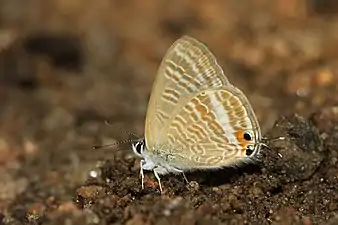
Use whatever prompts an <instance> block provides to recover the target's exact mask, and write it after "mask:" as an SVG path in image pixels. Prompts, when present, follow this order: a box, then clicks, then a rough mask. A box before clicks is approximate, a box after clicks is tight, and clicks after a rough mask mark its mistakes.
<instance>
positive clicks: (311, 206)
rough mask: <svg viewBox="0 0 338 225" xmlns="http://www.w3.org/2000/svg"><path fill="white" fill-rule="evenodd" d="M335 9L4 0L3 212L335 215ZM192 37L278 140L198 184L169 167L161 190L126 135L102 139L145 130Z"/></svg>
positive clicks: (170, 218)
mask: <svg viewBox="0 0 338 225" xmlns="http://www.w3.org/2000/svg"><path fill="white" fill-rule="evenodd" d="M337 13H338V4H337V3H336V2H335V1H330V0H327V1H320V0H311V1H310V0H307V1H306V0H299V1H296V0H276V1H270V0H261V1H249V0H243V1H236V0H224V1H219V0H215V1H196V0H191V1H164V0H163V1H159V0H149V1H136V0H130V1H111V0H100V1H97V2H96V1H86V3H84V1H76V0H69V1H60V0H48V1H47V0H35V1H18V0H0V99H1V101H0V112H1V114H0V174H1V178H0V224H74V225H76V224H128V225H153V224H159V225H162V224H163V225H167V224H182V225H183V224H184V225H187V224H196V225H197V224H199V225H203V224H207V225H211V224H276V225H277V224H278V225H290V224H302V225H310V224H331V225H334V224H338V150H337V149H338V144H337V143H338V94H337V93H338V88H337V82H338V64H337V63H338V50H337V49H338V44H337V43H338V17H337ZM182 35H190V36H193V37H195V38H197V39H199V40H201V41H202V42H204V43H206V44H207V45H208V46H209V48H210V49H211V51H212V52H213V53H214V54H215V55H216V56H217V58H218V60H219V63H220V64H221V65H222V67H223V68H224V69H225V70H226V71H227V74H228V77H229V80H231V82H232V83H233V84H234V85H236V86H238V87H239V88H240V89H242V90H243V91H244V93H246V94H247V96H248V98H249V99H250V101H251V103H252V105H253V108H254V109H255V112H256V114H257V117H258V118H259V121H260V124H261V127H262V130H263V134H264V136H265V137H266V138H267V144H268V146H269V148H264V149H263V151H262V154H261V156H260V163H257V164H251V165H246V166H243V167H240V168H225V169H224V170H219V171H200V172H195V173H190V174H187V176H188V180H189V181H190V182H189V183H188V184H187V183H185V182H184V180H183V178H182V177H181V176H175V175H166V176H164V177H162V185H163V186H164V194H162V195H161V194H160V193H159V191H158V185H157V182H156V179H155V178H154V176H153V175H152V173H146V177H145V189H144V190H142V189H141V185H140V180H139V174H138V173H139V164H138V162H139V161H138V159H136V160H135V159H134V158H133V157H131V156H132V154H131V148H130V146H123V148H122V150H121V146H119V147H116V148H105V149H96V150H93V149H92V146H93V145H97V144H107V143H114V142H116V141H126V140H128V138H130V137H129V136H130V135H129V134H128V132H129V131H131V132H133V133H136V134H138V135H139V136H142V135H143V127H144V116H145V111H146V107H147V101H148V98H149V94H150V90H151V85H152V82H153V79H154V76H155V75H156V70H157V67H158V65H159V63H160V60H161V58H162V57H163V55H164V53H165V51H166V50H167V48H168V47H169V46H170V45H171V44H172V42H173V41H174V40H176V39H177V38H179V37H180V36H182ZM105 120H109V121H110V123H111V125H107V124H105V123H104V121H105ZM124 130H126V132H125V131H124ZM132 136H133V135H132ZM134 136H135V137H133V138H134V139H135V138H137V137H136V136H137V135H134ZM278 137H284V139H278ZM119 149H120V150H119ZM117 150H119V151H117Z"/></svg>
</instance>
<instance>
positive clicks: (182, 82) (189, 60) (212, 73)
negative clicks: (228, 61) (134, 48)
mask: <svg viewBox="0 0 338 225" xmlns="http://www.w3.org/2000/svg"><path fill="white" fill-rule="evenodd" d="M227 85H230V83H229V81H228V79H227V78H226V76H225V75H224V73H223V70H222V69H221V67H220V66H219V65H218V63H217V61H216V59H215V57H214V56H213V54H212V53H211V52H210V51H209V50H208V48H207V47H206V46H205V45H204V44H202V43H200V42H198V41H197V40H195V39H193V38H191V37H187V36H185V37H182V38H180V39H178V40H177V41H176V42H175V43H174V44H173V45H172V46H171V47H170V48H169V50H168V51H167V53H166V55H165V57H164V58H163V60H162V63H161V65H160V67H159V71H158V74H157V77H156V79H155V82H154V84H153V89H152V92H151V96H150V100H149V103H148V109H147V115H146V123H145V139H146V145H147V148H148V149H149V150H151V149H153V148H154V146H156V145H161V143H162V142H163V141H164V140H163V139H161V138H160V136H163V135H162V134H163V133H165V128H166V127H168V125H167V124H168V123H169V122H170V121H171V120H172V118H173V117H174V114H175V112H174V111H175V110H177V107H178V106H180V105H182V104H184V102H186V101H187V100H188V98H189V97H190V96H191V95H194V94H196V93H199V92H200V91H202V90H205V89H210V88H217V87H218V88H219V87H222V86H227Z"/></svg>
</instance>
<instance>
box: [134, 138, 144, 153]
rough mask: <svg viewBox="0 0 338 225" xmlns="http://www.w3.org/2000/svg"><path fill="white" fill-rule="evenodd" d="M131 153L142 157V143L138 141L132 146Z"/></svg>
mask: <svg viewBox="0 0 338 225" xmlns="http://www.w3.org/2000/svg"><path fill="white" fill-rule="evenodd" d="M132 147H133V151H134V152H135V154H137V155H140V156H141V155H142V154H143V150H144V141H143V140H142V141H138V142H136V143H135V144H133V146H132Z"/></svg>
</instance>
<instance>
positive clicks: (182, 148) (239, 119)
mask: <svg viewBox="0 0 338 225" xmlns="http://www.w3.org/2000/svg"><path fill="white" fill-rule="evenodd" d="M245 134H246V135H247V136H245ZM248 135H249V136H248ZM161 139H163V140H167V144H166V145H165V147H166V151H168V149H169V150H170V151H169V152H170V155H172V162H170V164H171V165H173V166H175V167H177V168H179V169H182V170H184V169H189V168H218V167H222V166H229V165H233V164H237V163H239V162H241V161H245V159H249V158H250V157H248V156H247V155H246V148H247V146H248V145H251V146H253V147H255V148H256V149H255V151H258V150H259V147H260V146H259V145H257V143H259V141H260V139H261V132H260V128H259V124H258V121H257V118H256V116H255V113H254V111H253V109H252V107H251V105H250V103H249V101H248V99H247V98H246V97H245V95H244V94H243V93H242V92H241V91H240V90H239V89H237V88H236V87H233V86H226V87H222V88H214V89H209V90H205V91H202V92H200V93H198V94H196V95H194V96H192V97H191V98H190V99H189V100H188V101H186V102H185V103H184V104H183V105H182V106H181V107H179V110H178V111H177V114H176V115H175V117H174V118H173V120H171V121H170V124H169V125H168V129H167V132H166V133H165V136H163V137H161ZM255 144H256V145H255Z"/></svg>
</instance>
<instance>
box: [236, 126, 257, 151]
mask: <svg viewBox="0 0 338 225" xmlns="http://www.w3.org/2000/svg"><path fill="white" fill-rule="evenodd" d="M236 138H237V141H238V144H239V145H240V146H241V148H242V149H243V153H244V154H245V155H248V153H247V150H248V149H249V148H248V147H249V145H251V144H252V141H253V136H252V134H251V133H250V132H248V131H246V130H241V131H237V132H236ZM251 153H252V152H251ZM251 153H250V154H249V155H251Z"/></svg>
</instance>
